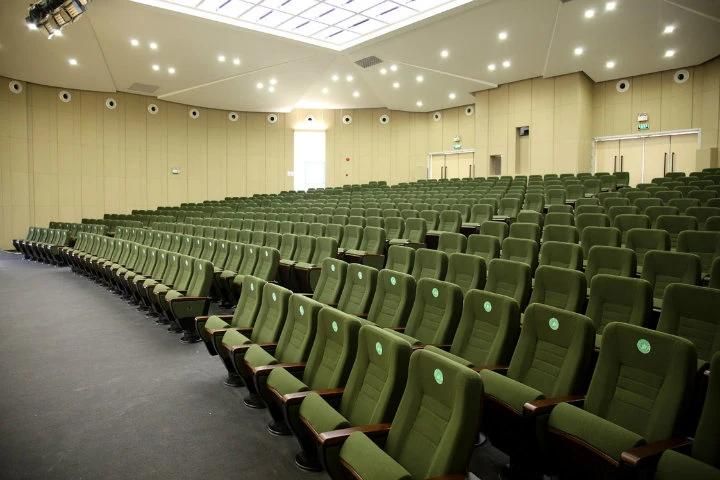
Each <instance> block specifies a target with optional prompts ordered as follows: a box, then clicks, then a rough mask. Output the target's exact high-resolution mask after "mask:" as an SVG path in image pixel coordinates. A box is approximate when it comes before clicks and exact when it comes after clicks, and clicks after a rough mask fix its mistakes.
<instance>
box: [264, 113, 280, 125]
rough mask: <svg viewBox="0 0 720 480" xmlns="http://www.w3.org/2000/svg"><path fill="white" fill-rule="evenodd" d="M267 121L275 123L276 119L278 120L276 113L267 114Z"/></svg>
mask: <svg viewBox="0 0 720 480" xmlns="http://www.w3.org/2000/svg"><path fill="white" fill-rule="evenodd" d="M267 121H268V123H277V121H278V116H277V113H271V114H269V115H268V116H267Z"/></svg>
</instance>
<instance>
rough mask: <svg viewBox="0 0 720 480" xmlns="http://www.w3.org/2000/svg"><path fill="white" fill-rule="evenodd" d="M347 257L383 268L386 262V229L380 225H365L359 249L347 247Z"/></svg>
mask: <svg viewBox="0 0 720 480" xmlns="http://www.w3.org/2000/svg"><path fill="white" fill-rule="evenodd" d="M344 254H345V259H346V260H347V261H349V262H360V263H363V264H365V265H369V266H372V267H374V268H382V266H383V265H384V263H385V230H384V229H382V228H378V227H365V229H364V230H363V236H362V242H361V243H360V246H359V247H358V248H357V249H347V248H346V249H345V251H344Z"/></svg>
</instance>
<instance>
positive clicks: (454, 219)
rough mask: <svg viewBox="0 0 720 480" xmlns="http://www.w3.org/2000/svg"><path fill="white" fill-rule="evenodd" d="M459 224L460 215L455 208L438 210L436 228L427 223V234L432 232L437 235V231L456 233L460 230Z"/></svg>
mask: <svg viewBox="0 0 720 480" xmlns="http://www.w3.org/2000/svg"><path fill="white" fill-rule="evenodd" d="M421 215H422V214H421ZM461 224H462V217H461V216H460V212H457V211H455V210H444V211H442V212H440V215H439V218H438V223H437V228H436V229H432V228H430V227H429V225H428V234H430V233H434V234H436V235H439V232H454V233H457V232H459V231H460V225H461Z"/></svg>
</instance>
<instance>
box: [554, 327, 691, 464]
mask: <svg viewBox="0 0 720 480" xmlns="http://www.w3.org/2000/svg"><path fill="white" fill-rule="evenodd" d="M696 358H697V357H696V352H695V349H694V348H693V346H692V344H690V342H688V341H686V340H684V339H682V338H678V337H675V336H672V335H667V334H664V333H661V332H656V331H653V330H649V329H646V328H643V327H638V326H636V325H629V324H626V323H618V322H616V323H612V324H610V325H608V326H607V328H605V331H604V335H603V341H602V346H601V348H600V355H599V358H598V361H597V365H596V367H595V371H594V373H593V376H592V380H591V382H590V387H589V389H588V392H587V395H586V396H585V398H584V399H581V402H582V403H581V404H580V405H581V406H575V405H574V404H573V403H576V404H577V403H578V401H577V400H574V401H570V402H567V403H559V404H557V405H556V406H554V408H552V406H549V407H547V408H544V409H543V410H544V412H545V413H547V412H548V411H549V410H550V409H552V410H551V412H550V417H549V421H548V428H547V447H548V452H549V454H550V458H551V459H552V460H553V464H554V465H553V467H555V468H554V469H553V470H556V471H557V473H559V475H560V477H561V478H634V477H635V475H636V474H637V473H638V472H632V471H631V470H632V466H631V464H630V463H629V462H628V460H629V459H630V458H631V457H632V455H631V453H632V449H634V448H635V447H638V446H642V445H645V444H648V445H649V446H652V444H653V443H654V442H660V441H665V440H668V439H670V437H671V436H672V435H673V433H674V431H675V428H676V425H677V422H678V420H679V419H680V418H682V411H683V407H684V406H685V400H686V397H687V393H688V392H689V391H690V389H691V388H692V384H693V377H694V374H695V372H694V366H695V363H696ZM541 411H542V410H541ZM568 451H570V452H573V455H567V452H568ZM633 473H635V475H633ZM626 476H627V477H626Z"/></svg>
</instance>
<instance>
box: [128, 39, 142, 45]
mask: <svg viewBox="0 0 720 480" xmlns="http://www.w3.org/2000/svg"><path fill="white" fill-rule="evenodd" d="M130 45H132V46H133V47H139V46H140V40H138V39H137V38H131V39H130Z"/></svg>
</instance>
